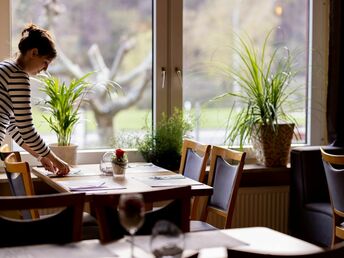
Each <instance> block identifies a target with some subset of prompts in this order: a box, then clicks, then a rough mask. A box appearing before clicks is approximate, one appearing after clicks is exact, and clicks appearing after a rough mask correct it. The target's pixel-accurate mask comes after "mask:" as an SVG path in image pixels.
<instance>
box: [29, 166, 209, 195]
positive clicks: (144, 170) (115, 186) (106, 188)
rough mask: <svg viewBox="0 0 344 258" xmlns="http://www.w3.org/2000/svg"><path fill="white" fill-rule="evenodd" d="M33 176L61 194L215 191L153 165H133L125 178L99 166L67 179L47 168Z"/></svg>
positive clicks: (77, 169) (37, 169) (76, 170)
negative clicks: (184, 189)
mask: <svg viewBox="0 0 344 258" xmlns="http://www.w3.org/2000/svg"><path fill="white" fill-rule="evenodd" d="M32 173H33V174H34V175H36V176H37V177H38V178H40V179H41V180H43V181H44V182H45V183H47V184H48V185H50V186H51V187H52V188H54V189H55V190H57V191H58V192H72V191H81V192H86V194H87V195H91V194H97V193H128V192H145V191H152V189H159V188H160V189H161V188H164V187H176V186H182V185H191V194H192V195H193V196H210V195H211V194H212V193H213V188H212V187H211V186H208V185H206V184H202V183H200V182H197V181H194V180H192V179H189V178H186V177H184V176H182V175H180V174H176V173H175V172H172V171H169V170H166V169H164V168H161V167H158V166H155V165H153V164H151V163H129V167H128V168H127V171H126V173H125V176H117V177H113V176H108V175H104V174H102V173H101V171H100V168H99V164H85V165H78V166H75V167H73V168H72V169H71V172H70V173H69V174H68V175H67V176H64V177H56V176H54V175H53V174H52V173H51V172H48V171H46V170H45V169H44V168H43V167H33V168H32Z"/></svg>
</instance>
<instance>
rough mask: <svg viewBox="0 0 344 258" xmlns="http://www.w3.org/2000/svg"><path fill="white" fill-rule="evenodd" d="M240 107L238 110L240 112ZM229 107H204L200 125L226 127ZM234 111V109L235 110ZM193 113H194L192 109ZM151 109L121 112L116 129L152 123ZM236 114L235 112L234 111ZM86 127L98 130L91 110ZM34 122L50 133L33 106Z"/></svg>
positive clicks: (298, 115)
mask: <svg viewBox="0 0 344 258" xmlns="http://www.w3.org/2000/svg"><path fill="white" fill-rule="evenodd" d="M240 111H241V109H240V108H238V109H237V110H236V111H235V113H236V112H240ZM229 112H230V111H229V110H228V108H206V109H202V118H201V119H200V127H201V128H203V129H220V128H225V126H226V125H227V119H228V116H229ZM233 112H234V111H233ZM191 113H194V111H193V110H191ZM147 114H150V110H142V109H128V110H125V111H122V112H120V113H119V114H118V115H117V116H116V117H115V118H114V119H115V120H116V130H119V131H122V130H126V131H128V130H129V131H131V130H132V131H137V130H141V129H142V124H151V117H150V116H147ZM233 114H234V113H233ZM292 116H293V117H294V118H295V119H296V121H297V124H298V125H299V126H300V127H304V117H303V116H304V114H303V113H302V112H295V113H292ZM86 117H87V120H86V127H87V130H88V131H89V132H96V130H97V124H96V122H95V119H94V116H93V114H92V112H91V111H87V114H86ZM33 118H34V124H35V125H36V127H37V129H38V130H39V132H40V133H43V134H45V133H49V132H50V129H49V126H48V124H47V123H45V122H44V121H43V119H42V115H41V112H40V111H39V110H38V109H37V108H33Z"/></svg>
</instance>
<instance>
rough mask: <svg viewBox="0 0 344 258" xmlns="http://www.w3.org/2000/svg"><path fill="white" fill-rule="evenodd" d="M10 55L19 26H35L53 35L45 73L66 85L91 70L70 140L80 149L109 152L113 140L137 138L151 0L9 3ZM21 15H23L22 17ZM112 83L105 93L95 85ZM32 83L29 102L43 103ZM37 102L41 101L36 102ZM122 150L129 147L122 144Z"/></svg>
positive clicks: (42, 128)
mask: <svg viewBox="0 0 344 258" xmlns="http://www.w3.org/2000/svg"><path fill="white" fill-rule="evenodd" d="M11 3H12V52H13V51H17V45H18V39H17V38H16V37H18V36H20V33H21V31H22V29H23V25H24V24H26V23H28V22H29V21H30V22H33V23H36V24H39V25H40V26H42V27H44V28H47V29H49V30H50V31H51V32H53V34H54V36H55V40H56V44H57V47H58V58H57V59H56V60H55V61H54V62H53V63H52V65H50V67H49V72H50V73H51V74H52V75H54V76H57V77H59V78H61V80H64V81H66V82H67V83H68V82H69V81H70V80H71V79H73V78H80V77H82V76H83V75H85V74H86V73H89V72H94V71H95V73H94V74H93V75H91V77H90V81H91V82H92V83H93V84H95V86H94V88H92V93H91V95H90V96H89V97H88V102H91V103H88V104H86V105H85V106H84V108H83V109H82V112H81V113H80V115H81V119H80V123H78V125H77V128H76V129H75V130H74V134H73V136H72V142H73V143H75V144H77V145H78V146H79V149H96V148H109V147H111V146H113V144H114V141H116V140H117V141H121V140H122V139H125V140H123V143H126V144H128V140H130V139H133V140H134V138H135V136H136V135H137V134H142V128H143V127H144V126H145V124H146V123H148V124H149V121H150V116H151V114H152V111H151V108H152V94H151V93H152V72H151V71H152V2H151V1H150V0H140V1H138V0H126V1H122V0H115V1H114V0H103V1H102V2H101V4H100V3H99V2H97V1H84V0H82V1H69V0H59V1H46V0H13V1H12V2H11ZM24 12H25V15H23V13H24ZM107 81H115V82H117V83H118V84H119V85H120V86H121V87H122V89H117V92H114V91H112V92H109V91H107V89H106V88H105V87H104V86H100V84H99V83H104V82H107ZM39 87H40V86H39V85H37V84H36V85H35V84H34V83H33V82H32V90H33V92H32V96H34V97H35V99H36V100H38V101H35V99H34V102H36V103H37V102H39V100H42V99H44V95H43V94H42V92H41V91H39ZM41 102H42V101H41ZM42 111H43V110H42V108H41V107H40V106H39V105H36V106H34V108H33V116H34V122H35V127H36V129H37V130H38V132H39V133H40V134H41V135H42V136H43V137H44V139H45V140H46V141H47V142H48V143H54V142H56V136H55V134H53V133H52V132H51V131H50V128H49V127H48V126H47V123H46V122H45V121H44V119H43V117H42ZM123 143H120V144H121V145H122V147H131V146H128V145H130V144H128V145H126V146H123Z"/></svg>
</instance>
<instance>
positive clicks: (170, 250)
mask: <svg viewBox="0 0 344 258" xmlns="http://www.w3.org/2000/svg"><path fill="white" fill-rule="evenodd" d="M183 249H184V234H183V233H182V232H181V230H180V229H179V228H178V227H177V226H176V225H174V224H173V223H171V222H169V221H166V220H161V221H158V222H157V223H156V224H155V226H154V228H153V230H152V236H151V252H152V253H153V255H154V256H155V257H156V258H180V257H182V254H183Z"/></svg>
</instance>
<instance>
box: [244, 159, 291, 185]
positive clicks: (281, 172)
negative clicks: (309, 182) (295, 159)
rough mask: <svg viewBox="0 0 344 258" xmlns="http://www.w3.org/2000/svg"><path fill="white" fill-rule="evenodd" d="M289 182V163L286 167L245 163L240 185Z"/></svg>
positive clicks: (282, 183) (286, 183)
mask: <svg viewBox="0 0 344 258" xmlns="http://www.w3.org/2000/svg"><path fill="white" fill-rule="evenodd" d="M289 184H290V164H288V165H287V167H265V166H263V165H258V164H245V166H244V172H243V174H242V177H241V182H240V187H264V186H281V185H287V186H288V185H289Z"/></svg>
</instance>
